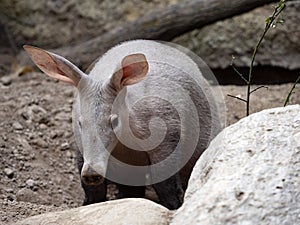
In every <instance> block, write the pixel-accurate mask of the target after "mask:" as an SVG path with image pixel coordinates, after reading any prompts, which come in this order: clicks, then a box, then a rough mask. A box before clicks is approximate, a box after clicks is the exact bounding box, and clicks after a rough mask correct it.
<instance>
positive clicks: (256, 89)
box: [250, 85, 268, 94]
mask: <svg viewBox="0 0 300 225" xmlns="http://www.w3.org/2000/svg"><path fill="white" fill-rule="evenodd" d="M261 88H265V89H268V87H267V86H263V85H262V86H259V87H257V88H255V89H253V90H252V91H250V94H252V93H253V92H255V91H258V90H259V89H261Z"/></svg>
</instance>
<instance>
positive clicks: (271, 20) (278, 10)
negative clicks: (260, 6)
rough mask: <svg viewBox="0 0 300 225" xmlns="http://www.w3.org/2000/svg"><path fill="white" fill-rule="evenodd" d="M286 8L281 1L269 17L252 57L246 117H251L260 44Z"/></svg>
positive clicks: (282, 0) (283, 1) (281, 0)
mask: <svg viewBox="0 0 300 225" xmlns="http://www.w3.org/2000/svg"><path fill="white" fill-rule="evenodd" d="M284 8H285V0H280V3H279V4H278V5H277V6H276V8H275V10H274V13H273V15H272V16H270V17H268V19H267V21H266V26H265V30H264V32H263V33H262V35H261V37H260V39H259V41H258V42H257V44H256V46H255V48H254V51H253V54H252V57H251V64H250V68H249V74H248V87H247V98H246V104H247V106H246V116H248V115H249V110H250V95H251V81H252V78H253V74H252V72H253V65H254V60H255V57H256V54H257V52H258V49H259V47H260V44H261V43H262V41H263V39H264V38H265V35H266V34H267V32H268V30H269V29H270V27H271V26H273V24H274V21H275V20H276V18H277V17H278V16H279V15H280V13H281V12H282V10H283V9H284Z"/></svg>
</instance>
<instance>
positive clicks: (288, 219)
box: [171, 105, 300, 225]
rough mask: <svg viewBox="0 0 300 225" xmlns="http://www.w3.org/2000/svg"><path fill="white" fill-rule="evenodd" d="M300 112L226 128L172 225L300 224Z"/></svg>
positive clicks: (264, 115) (280, 111)
mask: <svg viewBox="0 0 300 225" xmlns="http://www.w3.org/2000/svg"><path fill="white" fill-rule="evenodd" d="M299 174H300V106H299V105H294V106H288V107H286V108H275V109H269V110H264V111H262V112H259V113H255V114H252V115H250V116H249V117H247V118H244V119H242V120H240V121H239V122H237V123H236V124H234V125H232V126H230V127H227V128H226V129H225V130H223V131H222V132H221V133H220V134H219V135H218V136H217V137H216V138H215V139H214V140H213V141H212V143H211V144H210V146H209V148H208V149H207V150H206V151H205V152H204V154H203V155H202V156H201V157H200V159H199V160H198V162H197V163H196V166H195V167H194V170H193V172H192V175H191V178H190V181H189V185H188V189H187V191H186V195H185V199H184V204H183V206H182V207H181V208H180V209H179V210H178V211H177V212H176V213H175V215H174V217H173V219H172V221H171V225H181V224H189V225H193V224H201V225H206V224H207V225H211V224H222V225H223V224H224V225H226V224H228V225H229V224H230V225H235V224H272V225H281V224H299V221H300V189H299V187H300V178H299Z"/></svg>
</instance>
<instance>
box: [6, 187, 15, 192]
mask: <svg viewBox="0 0 300 225" xmlns="http://www.w3.org/2000/svg"><path fill="white" fill-rule="evenodd" d="M5 191H6V192H7V193H13V192H14V189H12V188H7V189H5Z"/></svg>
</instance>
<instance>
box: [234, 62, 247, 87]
mask: <svg viewBox="0 0 300 225" xmlns="http://www.w3.org/2000/svg"><path fill="white" fill-rule="evenodd" d="M231 67H232V68H233V70H234V71H235V72H236V73H237V74H238V75H239V76H240V77H241V78H242V80H243V81H245V83H246V84H248V81H247V80H246V78H245V77H244V76H243V74H242V73H240V71H238V70H237V68H236V67H235V65H234V64H233V63H231Z"/></svg>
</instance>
